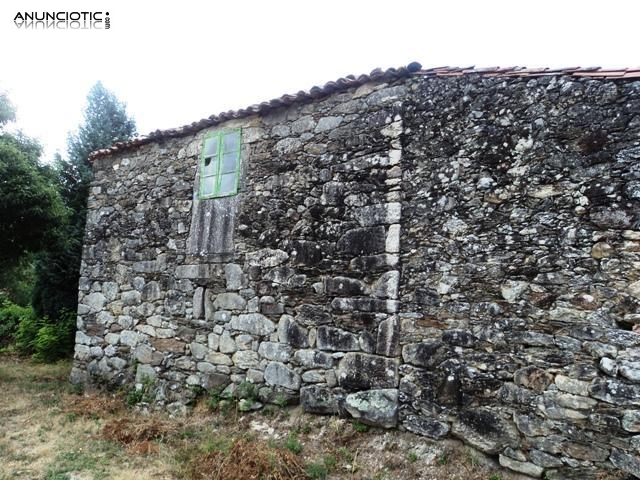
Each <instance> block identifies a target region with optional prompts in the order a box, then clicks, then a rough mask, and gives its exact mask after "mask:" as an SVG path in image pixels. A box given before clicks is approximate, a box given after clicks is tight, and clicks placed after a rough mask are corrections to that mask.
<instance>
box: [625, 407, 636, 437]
mask: <svg viewBox="0 0 640 480" xmlns="http://www.w3.org/2000/svg"><path fill="white" fill-rule="evenodd" d="M622 428H624V429H625V430H626V431H627V432H640V410H627V411H626V412H624V414H623V415H622Z"/></svg>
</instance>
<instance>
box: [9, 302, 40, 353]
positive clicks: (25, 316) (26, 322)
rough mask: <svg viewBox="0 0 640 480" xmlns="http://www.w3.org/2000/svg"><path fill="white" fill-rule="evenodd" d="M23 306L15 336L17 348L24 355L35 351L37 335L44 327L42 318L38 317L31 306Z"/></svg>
mask: <svg viewBox="0 0 640 480" xmlns="http://www.w3.org/2000/svg"><path fill="white" fill-rule="evenodd" d="M18 308H22V312H21V315H20V320H19V324H18V328H17V329H16V332H15V336H14V344H15V347H16V350H18V352H19V353H21V354H22V355H31V354H32V353H33V352H34V351H35V345H36V337H37V336H38V331H39V330H40V327H42V320H40V319H39V318H38V317H36V314H35V313H34V312H33V309H32V308H31V307H18Z"/></svg>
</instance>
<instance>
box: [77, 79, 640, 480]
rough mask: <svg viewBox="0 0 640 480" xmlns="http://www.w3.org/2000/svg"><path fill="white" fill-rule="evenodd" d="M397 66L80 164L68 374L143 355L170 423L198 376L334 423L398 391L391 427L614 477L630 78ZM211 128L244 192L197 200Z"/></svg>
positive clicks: (635, 355)
mask: <svg viewBox="0 0 640 480" xmlns="http://www.w3.org/2000/svg"><path fill="white" fill-rule="evenodd" d="M412 68H413V67H412ZM396 73H398V75H396ZM396 73H394V72H393V71H390V72H388V73H387V74H384V75H382V76H380V77H378V76H377V75H373V76H372V80H371V81H369V82H367V83H366V84H365V85H361V86H359V87H350V86H349V85H344V86H343V85H337V86H336V85H333V86H330V88H328V89H327V91H326V92H323V93H322V92H320V93H319V92H315V91H313V92H312V95H311V97H305V99H304V100H303V101H297V100H295V99H294V100H293V101H292V102H289V101H287V102H285V103H286V104H282V105H279V106H274V107H273V108H272V107H265V108H261V109H260V111H259V112H253V113H252V114H251V115H249V116H243V115H239V116H238V118H234V119H233V120H224V118H222V117H221V122H222V123H220V124H219V125H214V126H209V127H204V126H203V128H202V129H198V128H199V127H197V126H195V127H194V128H191V129H190V130H189V132H186V131H185V135H181V134H180V132H178V134H177V135H173V134H172V135H169V136H163V135H162V134H160V137H162V138H160V137H158V138H155V139H154V138H149V139H148V142H147V141H145V142H143V143H141V144H136V145H130V146H129V147H127V149H126V150H123V151H121V152H112V153H109V154H105V155H99V156H98V157H97V158H95V159H94V160H93V162H92V165H93V169H94V175H93V180H92V184H91V186H90V192H91V196H90V199H89V202H88V215H87V216H88V222H87V231H86V235H85V239H86V240H85V243H86V244H85V246H84V249H83V262H82V271H81V272H80V274H81V275H80V282H79V290H80V293H79V305H78V311H77V312H78V328H79V329H80V331H81V332H80V333H81V334H79V335H78V336H77V339H76V340H77V342H76V345H77V346H76V354H75V359H74V369H73V372H74V373H73V374H72V376H73V378H75V379H80V380H78V381H85V380H86V381H88V382H89V381H90V382H95V383H99V382H107V383H109V384H110V386H120V383H122V382H130V381H131V374H132V373H133V370H132V367H131V366H132V365H135V364H138V365H147V366H149V367H152V368H153V369H154V371H155V372H156V374H157V377H156V383H157V391H158V397H157V400H158V401H159V402H160V403H161V404H162V405H164V406H165V407H166V408H170V409H175V410H176V411H181V410H182V409H183V406H184V405H185V404H186V403H187V401H189V400H190V399H192V396H193V392H192V390H191V388H192V387H193V386H196V385H204V384H205V383H207V382H208V383H216V384H218V383H219V384H221V385H225V387H226V385H227V383H226V382H231V385H229V386H228V389H229V391H233V390H234V389H235V388H236V385H238V384H240V383H242V382H244V381H247V380H249V381H252V382H254V383H256V384H257V385H260V386H259V396H260V399H261V402H262V401H276V400H277V399H278V398H281V397H282V396H284V397H285V398H286V399H287V401H290V402H295V401H296V400H297V396H298V395H299V394H300V393H299V390H298V387H299V389H301V390H302V391H304V392H306V393H305V394H304V395H302V394H300V396H301V397H304V398H303V403H306V404H307V405H309V408H311V409H313V408H316V409H317V410H319V411H322V410H325V411H331V412H332V413H339V414H345V413H346V412H345V408H346V407H345V405H346V403H345V402H346V401H345V398H344V397H345V395H347V394H351V395H354V396H357V395H358V394H359V393H360V392H362V391H365V392H366V391H370V390H378V389H395V388H398V390H399V393H398V404H399V405H398V408H399V418H400V421H401V422H402V423H403V425H404V426H405V428H407V429H408V430H410V431H414V432H418V433H419V434H422V435H426V436H429V437H434V438H438V437H441V436H443V435H447V434H448V433H447V432H448V429H449V422H456V426H455V427H454V430H455V431H456V432H457V434H458V435H460V432H461V431H463V430H464V433H465V435H466V436H467V437H469V438H471V440H469V439H467V440H466V441H467V442H468V443H473V442H475V443H477V444H481V445H484V447H483V448H485V449H488V450H492V451H493V450H495V449H496V448H497V449H498V450H497V453H498V454H501V455H502V456H503V457H504V459H503V463H505V462H510V463H509V465H508V466H509V467H510V468H515V469H516V470H520V471H523V470H526V471H527V473H529V474H537V472H538V469H537V468H533V467H531V465H535V466H538V467H541V468H545V469H551V470H550V471H549V472H548V474H547V476H548V477H549V478H560V477H565V478H572V479H581V480H582V479H583V478H592V477H595V476H597V473H598V472H595V470H597V469H611V470H613V469H615V468H617V467H615V466H614V464H615V463H616V462H617V463H618V464H620V463H625V465H627V468H631V467H629V465H632V466H633V463H631V464H630V463H629V460H628V458H627V457H625V455H626V456H631V457H637V454H638V444H639V442H640V441H639V440H638V439H637V438H635V437H639V436H640V435H634V434H636V433H637V432H636V431H635V429H636V427H635V423H637V422H636V421H635V417H633V415H634V413H631V412H635V411H636V410H637V409H639V408H640V405H639V404H638V401H637V399H638V398H640V392H639V391H637V390H638V389H637V388H636V387H639V385H640V373H639V372H640V367H639V364H640V353H639V352H640V350H639V349H640V334H638V333H637V332H636V331H634V330H632V329H634V328H636V327H637V325H638V324H640V314H638V308H639V306H640V303H639V302H640V287H639V286H638V285H639V280H638V278H637V275H635V273H634V272H636V271H637V266H638V262H640V232H638V230H637V227H638V225H639V224H640V223H639V221H640V215H639V213H638V212H640V203H639V202H640V187H639V186H640V173H639V171H638V160H639V159H640V153H639V152H640V147H638V145H637V143H638V138H639V131H640V120H638V118H637V117H638V115H637V111H638V106H639V105H640V83H638V82H634V81H631V80H629V81H627V80H625V79H613V78H597V79H594V78H585V77H582V76H569V75H564V76H563V75H554V74H551V75H544V76H531V75H529V76H526V77H525V78H522V77H520V76H518V75H510V76H497V77H495V76H488V75H483V74H477V75H476V74H474V75H466V74H463V75H460V76H449V77H442V76H434V75H405V74H404V73H405V72H404V71H403V70H400V71H399V72H396ZM547 73H548V72H547ZM336 88H337V89H338V91H336V92H331V91H330V90H333V89H336ZM245 113H247V114H248V113H251V112H248V111H247V112H245ZM230 129H240V131H241V149H240V150H241V154H240V167H241V175H239V184H238V187H239V193H240V194H239V195H230V196H226V197H219V198H215V199H201V198H199V197H200V196H199V194H198V193H199V187H200V185H199V184H200V173H201V171H202V170H201V157H200V154H201V152H202V147H203V139H204V136H205V135H210V134H213V135H216V134H217V132H222V131H229V130H230ZM174 133H175V132H174ZM187 133H188V134H187ZM118 148H121V147H118ZM276 323H277V331H276ZM636 330H637V329H636ZM123 332H124V333H123ZM321 349H325V351H321ZM351 349H353V351H351ZM356 349H357V350H356ZM232 355H233V359H232ZM374 359H375V362H374ZM234 361H235V362H236V363H233V362H234ZM270 362H275V363H276V364H278V365H280V366H279V367H276V366H271V367H270V366H269V365H270ZM267 369H268V370H269V372H268V373H269V374H268V375H265V371H266V370H267ZM285 369H288V374H285V373H286V372H287V370H285ZM79 372H84V374H80V373H79ZM278 372H279V373H278ZM283 372H285V373H283ZM291 372H293V373H291ZM296 375H299V376H300V378H299V380H296V378H297V377H296ZM218 376H219V377H218ZM265 377H268V378H269V379H270V380H271V381H274V379H277V382H280V384H276V383H269V382H268V381H267V380H266V378H265ZM207 378H209V379H210V381H209V380H206V379H207ZM282 384H286V385H287V386H284V385H282ZM339 385H343V387H340V386H339ZM124 387H125V388H128V387H126V385H125V386H124ZM307 387H314V389H313V390H308V391H307V390H304V389H305V388H307ZM321 388H322V389H325V390H319V389H321ZM314 394H317V395H320V396H321V399H318V400H317V401H315V403H314V400H313V399H311V398H310V397H311V395H314ZM278 396H281V397H278ZM351 398H353V397H351ZM323 399H324V400H323ZM168 405H171V407H167V406H168ZM247 407H249V408H250V407H252V405H247ZM476 410H480V411H489V412H493V414H494V415H495V416H496V418H498V420H495V419H493V420H495V421H494V422H490V424H491V425H494V426H496V428H498V429H499V428H502V429H503V430H505V431H507V430H508V427H503V423H501V422H506V423H507V424H508V423H509V422H508V421H506V420H504V419H508V418H513V419H514V421H515V423H516V425H517V428H518V432H517V433H518V436H519V437H520V439H519V441H520V442H521V447H520V448H521V449H520V450H518V449H517V448H518V447H515V446H511V445H510V441H509V440H505V439H504V437H505V436H506V438H507V439H510V438H511V437H510V435H508V434H506V435H505V434H504V432H503V434H487V432H484V431H480V432H478V431H477V430H479V429H480V427H479V424H482V422H479V423H478V422H475V424H476V426H475V427H474V428H475V429H474V428H472V427H469V426H468V425H467V423H469V421H468V420H469V419H468V418H467V417H469V415H468V414H467V413H466V412H468V411H476ZM461 412H462V413H461ZM461 418H462V419H466V420H465V421H466V423H465V422H462V421H461V420H460V419H461ZM496 422H497V423H496ZM471 423H474V422H471ZM460 424H463V425H464V427H461V426H460ZM465 428H466V429H467V430H465ZM625 428H627V430H625ZM469 432H471V433H469ZM496 438H497V439H496ZM613 449H617V450H618V451H619V454H616V453H614V454H610V452H611V451H612V450H613ZM609 457H611V459H610V458H609ZM513 462H517V463H513ZM618 470H622V469H620V468H618ZM623 471H624V470H623Z"/></svg>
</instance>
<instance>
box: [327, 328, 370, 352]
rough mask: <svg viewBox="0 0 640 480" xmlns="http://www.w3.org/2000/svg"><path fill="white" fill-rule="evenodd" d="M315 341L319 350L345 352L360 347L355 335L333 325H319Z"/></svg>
mask: <svg viewBox="0 0 640 480" xmlns="http://www.w3.org/2000/svg"><path fill="white" fill-rule="evenodd" d="M316 342H317V348H318V349H319V350H329V351H342V352H346V351H355V350H359V349H360V346H359V343H358V337H357V336H356V335H354V334H353V333H350V332H346V331H344V330H341V329H339V328H333V327H325V326H323V327H319V328H318V338H317V340H316Z"/></svg>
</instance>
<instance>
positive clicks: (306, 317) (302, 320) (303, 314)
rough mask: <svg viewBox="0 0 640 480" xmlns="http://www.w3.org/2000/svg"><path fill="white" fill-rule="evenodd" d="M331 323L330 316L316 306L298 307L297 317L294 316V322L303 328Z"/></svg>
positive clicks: (305, 305)
mask: <svg viewBox="0 0 640 480" xmlns="http://www.w3.org/2000/svg"><path fill="white" fill-rule="evenodd" d="M331 321H332V317H331V314H330V313H328V312H327V311H325V310H324V309H323V308H322V307H320V306H316V305H307V304H303V305H300V307H299V308H298V315H296V322H298V323H299V324H300V325H304V326H318V325H326V324H328V323H331Z"/></svg>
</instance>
